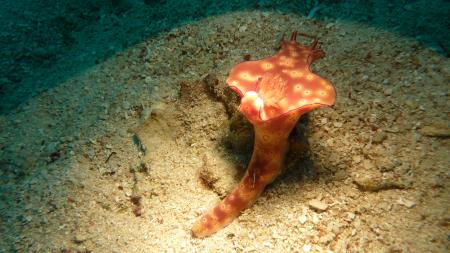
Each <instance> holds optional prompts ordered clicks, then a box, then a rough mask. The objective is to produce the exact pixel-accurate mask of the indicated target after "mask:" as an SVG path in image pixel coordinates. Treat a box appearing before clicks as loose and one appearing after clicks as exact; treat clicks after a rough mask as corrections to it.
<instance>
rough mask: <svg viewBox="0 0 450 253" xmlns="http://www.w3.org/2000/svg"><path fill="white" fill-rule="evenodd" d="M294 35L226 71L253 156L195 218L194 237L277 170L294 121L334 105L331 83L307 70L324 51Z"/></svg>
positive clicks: (242, 203) (230, 213)
mask: <svg viewBox="0 0 450 253" xmlns="http://www.w3.org/2000/svg"><path fill="white" fill-rule="evenodd" d="M297 35H298V33H297V32H294V33H292V36H291V38H290V40H288V41H283V42H282V44H281V49H280V51H279V52H278V53H277V54H275V55H273V56H270V57H267V58H264V59H262V60H258V61H246V62H242V63H239V64H237V65H235V66H234V67H233V68H232V69H231V71H230V75H229V77H228V80H227V84H228V85H229V86H230V87H231V88H232V89H233V90H235V91H236V92H237V93H239V95H240V96H241V104H240V107H239V110H240V111H241V112H242V113H243V114H244V116H245V117H246V118H247V119H248V120H249V121H250V123H252V125H253V127H254V129H255V143H254V148H253V149H254V150H253V155H252V158H251V161H250V163H249V165H248V168H247V171H246V173H245V175H244V177H243V178H242V180H241V181H240V183H239V185H238V186H237V187H236V188H235V189H234V190H233V191H232V192H231V193H230V194H229V195H228V196H227V197H225V198H224V199H223V200H222V201H221V202H220V203H219V204H218V205H217V206H215V207H213V208H212V209H210V210H208V211H206V213H204V214H203V215H202V216H201V217H200V218H199V219H198V220H197V221H196V222H195V224H194V226H193V228H192V233H193V235H194V236H195V237H200V238H201V237H206V236H209V235H211V234H213V233H215V232H217V231H218V230H220V229H222V228H223V227H225V226H227V225H228V224H230V223H231V222H232V221H233V220H234V219H235V218H236V217H238V216H239V214H240V213H241V212H242V211H243V210H244V209H245V208H248V207H249V206H251V205H252V204H253V203H254V202H255V201H256V199H257V198H258V196H259V195H260V194H261V193H262V191H263V190H264V188H265V187H266V186H267V185H268V184H270V183H271V182H272V181H273V180H274V179H275V178H276V177H277V176H278V174H279V173H280V171H281V168H282V164H283V159H284V156H285V153H286V151H287V148H288V136H289V133H290V132H291V131H292V129H293V128H294V126H295V125H296V123H297V121H298V119H299V118H300V117H301V116H302V115H303V114H304V113H306V112H308V111H310V110H312V109H314V108H317V107H320V106H332V105H334V103H335V99H336V92H335V89H334V87H333V86H332V84H331V83H330V82H329V81H328V80H326V79H324V78H322V77H320V76H318V75H316V74H314V73H312V71H311V64H312V63H313V61H314V60H316V59H319V58H322V57H324V56H325V53H324V52H323V51H322V50H320V49H317V48H316V47H317V43H318V41H317V39H315V38H314V41H313V43H312V44H311V45H309V46H303V45H300V44H298V43H297V41H296V39H297ZM305 36H306V35H305Z"/></svg>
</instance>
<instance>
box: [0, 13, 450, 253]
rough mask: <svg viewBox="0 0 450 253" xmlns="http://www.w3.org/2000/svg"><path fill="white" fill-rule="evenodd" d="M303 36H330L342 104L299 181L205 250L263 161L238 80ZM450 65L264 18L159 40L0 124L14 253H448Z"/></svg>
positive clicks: (313, 137) (371, 40)
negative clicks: (244, 116) (248, 170)
mask: <svg viewBox="0 0 450 253" xmlns="http://www.w3.org/2000/svg"><path fill="white" fill-rule="evenodd" d="M293 30H299V31H301V32H304V33H307V34H314V35H317V36H318V37H319V38H320V42H321V48H322V49H323V50H324V51H325V52H326V54H327V56H326V57H325V58H324V59H321V60H319V61H317V62H316V63H315V64H314V66H313V69H314V71H315V72H316V73H318V74H320V75H322V76H324V77H326V78H327V79H329V80H331V81H332V83H333V84H334V85H335V87H336V90H337V102H336V106H335V107H334V108H321V109H318V110H315V111H313V112H311V113H309V114H308V115H306V116H305V117H304V119H302V120H301V121H300V122H299V124H298V127H297V128H296V129H297V130H298V132H297V134H296V135H295V136H292V143H293V144H294V145H292V147H293V149H294V150H291V153H290V155H288V158H287V161H286V167H287V169H286V171H285V173H284V174H283V175H282V176H280V177H279V178H278V179H277V180H276V181H275V182H274V183H273V184H272V185H271V186H269V187H268V188H267V189H266V191H265V192H264V193H263V195H262V196H261V197H260V199H259V200H258V201H257V202H256V203H255V205H254V206H253V207H251V208H250V209H248V210H246V211H245V212H244V213H243V214H242V215H241V216H240V217H239V218H238V219H237V220H235V221H234V222H233V223H232V224H231V225H229V226H228V227H226V228H225V229H223V230H221V231H219V232H218V233H217V234H215V235H213V236H211V237H209V238H206V239H196V238H193V237H192V236H191V233H190V227H191V226H192V224H193V222H194V221H195V220H196V218H197V217H198V216H199V215H200V214H201V213H202V212H203V211H205V210H206V209H207V208H208V207H210V206H212V205H213V204H214V203H216V202H217V201H218V200H219V199H220V198H222V197H224V195H225V194H226V193H227V192H229V191H230V190H231V189H232V188H233V187H234V186H235V185H236V184H237V182H238V181H239V179H240V176H242V173H243V168H245V166H246V163H247V162H248V159H249V156H250V154H251V138H252V137H251V134H252V131H251V128H248V126H245V123H242V122H241V123H236V121H237V122H239V119H235V117H233V115H234V116H236V112H235V107H236V103H235V100H234V99H228V100H227V98H229V96H228V95H227V94H228V93H227V91H226V89H227V88H226V84H225V79H226V77H227V73H228V71H229V70H230V68H231V67H232V66H233V65H234V64H236V63H238V62H240V61H242V58H243V56H244V55H246V54H250V55H251V57H252V59H259V58H263V57H266V56H269V55H272V54H274V53H275V52H276V48H277V47H278V45H279V41H280V38H281V36H282V35H283V34H286V35H287V34H289V33H290V32H291V31H293ZM303 42H304V43H308V41H307V40H305V41H303ZM449 70H450V64H449V60H448V58H446V57H445V56H442V55H441V54H439V53H437V52H436V51H433V50H430V49H428V48H426V47H424V46H423V45H421V44H419V43H417V42H416V41H414V40H413V39H409V38H404V37H400V36H398V35H396V34H395V33H390V32H386V31H383V30H380V29H377V28H373V27H367V26H364V25H358V24H351V23H346V22H343V21H333V22H329V23H326V22H321V21H315V20H312V19H306V18H304V17H298V16H289V15H283V14H279V13H272V12H258V11H252V12H237V13H231V14H225V15H222V16H217V17H209V18H206V19H204V20H202V21H200V22H196V23H193V24H190V25H186V26H183V27H178V28H175V29H173V30H170V31H168V32H164V33H161V34H159V35H158V36H157V37H152V38H149V39H147V40H145V41H143V42H142V43H140V44H138V45H135V46H133V47H131V48H129V49H127V50H124V51H122V52H120V53H117V54H115V55H114V56H113V57H110V58H108V59H106V60H104V61H102V62H99V63H98V64H97V65H95V66H94V67H92V68H90V69H88V70H86V71H84V72H83V73H81V74H79V75H76V76H74V77H73V78H70V79H68V80H66V81H64V82H63V83H61V84H59V85H58V86H56V87H54V88H51V89H48V90H47V91H45V92H42V93H40V94H38V95H36V96H35V97H33V98H32V99H30V100H29V101H27V102H26V103H25V104H23V105H21V107H20V109H19V110H17V112H16V113H14V114H9V115H2V116H0V130H1V131H0V140H1V144H0V147H1V151H0V154H1V160H0V164H1V166H2V171H1V173H2V174H1V176H2V177H1V178H2V182H1V186H0V187H1V188H0V192H1V195H0V215H1V229H0V232H1V234H2V236H1V239H0V249H3V250H4V252H446V251H448V250H449V237H448V236H449V224H450V212H449V208H450V203H449V201H450V188H449V186H450V185H449V182H450V181H449V177H450V174H449V170H448V168H450V158H449V155H448V150H450V147H449V146H450V145H449V144H450V143H449V138H448V137H449V124H450V122H449V112H450V104H449V99H448V96H449V86H448V82H449V77H450V75H449V74H450V73H449ZM236 125H238V127H236ZM299 158H301V159H299ZM12 161H13V162H12ZM311 200H316V202H317V201H318V202H320V203H322V204H325V205H326V208H325V210H323V211H321V212H318V211H317V210H315V209H314V208H312V207H311V205H310V204H309V203H310V201H311ZM3 250H2V252H3Z"/></svg>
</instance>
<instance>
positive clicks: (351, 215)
mask: <svg viewBox="0 0 450 253" xmlns="http://www.w3.org/2000/svg"><path fill="white" fill-rule="evenodd" d="M355 218H356V214H355V213H347V217H346V218H345V220H346V221H348V222H350V221H353V220H354V219H355Z"/></svg>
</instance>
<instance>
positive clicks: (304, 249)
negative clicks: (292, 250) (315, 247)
mask: <svg viewBox="0 0 450 253" xmlns="http://www.w3.org/2000/svg"><path fill="white" fill-rule="evenodd" d="M310 251H311V245H309V244H305V245H303V252H310Z"/></svg>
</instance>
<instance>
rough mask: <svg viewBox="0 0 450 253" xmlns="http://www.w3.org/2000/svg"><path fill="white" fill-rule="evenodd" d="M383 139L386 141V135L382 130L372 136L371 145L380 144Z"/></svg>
mask: <svg viewBox="0 0 450 253" xmlns="http://www.w3.org/2000/svg"><path fill="white" fill-rule="evenodd" d="M384 139H386V134H385V133H384V131H383V130H378V131H377V132H376V133H375V134H374V135H373V139H372V141H373V143H381V142H383V141H384Z"/></svg>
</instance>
